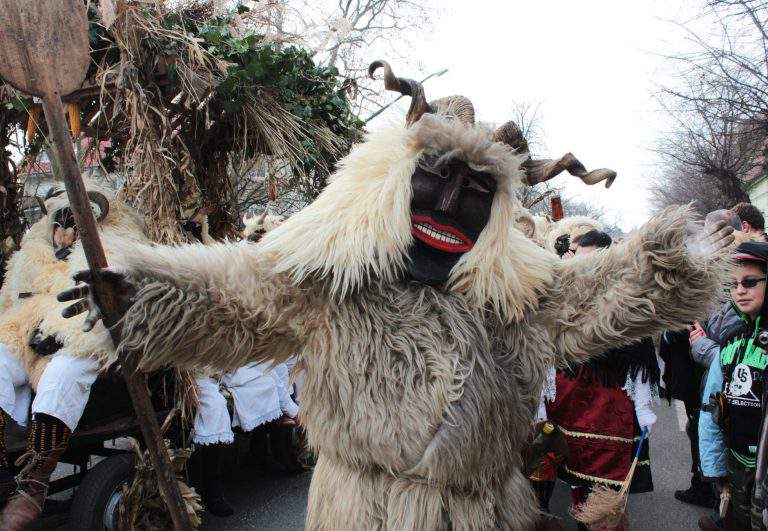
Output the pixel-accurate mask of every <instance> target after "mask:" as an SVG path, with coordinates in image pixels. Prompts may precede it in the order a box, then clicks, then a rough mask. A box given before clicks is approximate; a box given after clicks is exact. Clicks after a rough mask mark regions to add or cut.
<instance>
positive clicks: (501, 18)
mask: <svg viewBox="0 0 768 531" xmlns="http://www.w3.org/2000/svg"><path fill="white" fill-rule="evenodd" d="M697 4H698V2H696V1H693V0H689V1H686V2H683V0H667V1H659V0H649V1H634V0H632V1H630V0H621V1H615V0H614V1H608V0H606V1H597V0H580V1H578V2H575V1H573V0H570V1H567V0H547V1H540V2H530V1H525V2H519V1H503V0H474V1H467V0H448V1H446V2H444V6H445V7H444V8H442V9H443V13H442V16H440V17H439V19H438V20H436V21H435V23H434V27H433V28H432V29H431V30H430V32H429V33H428V34H427V35H424V36H423V37H417V38H415V39H414V41H413V47H412V49H413V50H414V57H413V60H414V62H418V63H419V64H421V65H422V67H423V68H424V72H425V73H431V72H435V71H437V70H440V69H442V68H446V67H447V68H449V72H448V73H447V74H445V75H444V76H442V77H440V78H433V79H431V80H429V81H428V82H427V83H426V85H425V86H426V92H427V97H428V98H430V99H432V98H436V97H441V96H446V95H448V94H452V93H453V94H456V93H458V94H464V95H466V96H468V97H469V98H470V99H471V100H472V102H473V103H474V105H475V108H476V111H477V114H478V119H479V120H481V121H486V122H497V123H501V122H504V121H506V120H508V119H510V118H511V117H512V116H511V108H512V106H513V104H514V102H521V101H522V102H533V103H540V104H541V105H540V114H541V118H542V126H543V130H544V142H545V144H546V145H545V148H544V152H543V153H541V155H547V156H552V157H555V156H560V155H562V154H564V153H566V152H568V151H571V152H573V153H574V154H575V155H576V156H577V157H578V158H579V159H580V160H581V161H582V162H583V163H584V164H585V165H586V166H587V168H588V169H593V168H596V167H608V168H612V169H614V170H616V171H617V172H618V174H619V176H618V178H617V180H616V182H615V183H614V185H613V186H612V187H611V188H610V189H608V190H606V189H605V188H604V187H603V186H602V185H597V186H593V187H587V186H585V185H583V184H582V183H581V181H579V180H577V179H576V178H574V177H570V176H568V175H561V176H559V177H557V178H556V181H555V182H556V183H557V184H565V185H566V194H567V195H568V196H569V197H572V198H575V199H579V200H583V201H588V202H594V203H596V204H599V205H602V206H603V207H605V209H606V211H607V214H608V216H609V217H610V218H615V220H616V222H617V223H618V225H619V226H621V227H622V229H624V230H625V231H626V230H630V229H632V228H634V227H636V226H637V225H639V224H641V223H643V222H644V221H645V220H646V219H648V217H649V215H650V206H649V204H648V194H647V191H646V187H647V184H648V181H649V179H650V178H651V177H652V176H653V175H654V172H657V171H661V169H660V168H659V167H658V166H657V157H656V155H655V154H654V153H653V151H652V149H653V147H654V144H655V140H656V138H657V137H658V135H659V134H660V132H661V131H663V130H664V129H665V128H668V125H667V124H668V122H667V119H666V118H665V116H664V115H663V113H661V112H660V111H659V105H658V103H657V102H656V100H655V99H654V97H653V94H654V93H655V92H656V91H657V90H658V86H659V85H661V84H668V83H671V82H672V79H673V78H672V75H673V72H672V70H671V67H670V65H669V63H668V62H667V61H665V60H664V59H663V58H662V57H661V56H662V55H664V54H667V55H668V54H672V53H675V52H679V51H681V50H682V49H683V48H684V47H686V41H685V38H686V33H685V30H684V29H682V28H681V27H679V26H677V25H675V24H673V23H671V22H669V21H670V20H683V19H684V18H685V17H689V16H693V14H694V13H695V12H696V11H697V8H696V6H697ZM393 67H394V68H395V72H396V73H397V74H398V75H400V76H405V77H417V76H418V74H417V73H416V72H405V71H402V68H400V69H397V67H396V63H394V64H393ZM406 108H407V103H403V104H402V105H399V106H398V108H397V110H395V111H388V112H387V113H386V114H388V115H389V116H387V118H396V117H397V115H398V112H399V113H400V114H402V113H403V112H404V111H405V109H406ZM393 109H394V107H393ZM385 119H386V118H385ZM566 183H567V184H566Z"/></svg>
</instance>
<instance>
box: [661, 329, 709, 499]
mask: <svg viewBox="0 0 768 531" xmlns="http://www.w3.org/2000/svg"><path fill="white" fill-rule="evenodd" d="M696 324H697V325H698V323H696ZM689 334H690V332H689V330H680V331H677V332H669V331H666V332H664V333H663V334H662V336H661V341H660V342H659V356H660V357H661V359H662V360H664V364H665V371H664V383H665V385H666V388H667V390H668V392H669V394H668V398H669V400H670V402H671V400H672V399H675V400H680V401H681V402H682V403H683V405H684V406H685V414H686V417H687V419H688V422H687V424H686V429H685V432H686V434H687V435H688V439H689V441H690V447H691V486H690V487H689V488H688V489H686V490H678V491H675V498H677V499H678V500H680V501H681V502H684V503H690V504H692V505H698V506H701V507H706V508H708V509H712V508H713V507H714V506H715V493H714V491H713V490H712V485H711V484H709V483H706V482H704V481H703V478H702V475H701V462H700V460H699V411H700V407H701V391H702V389H701V385H702V379H703V375H704V372H705V368H704V366H702V365H698V364H697V363H696V362H694V359H693V358H692V357H691V345H690V344H689ZM704 340H705V339H703V340H702V341H704ZM713 355H714V354H713ZM710 360H711V358H710Z"/></svg>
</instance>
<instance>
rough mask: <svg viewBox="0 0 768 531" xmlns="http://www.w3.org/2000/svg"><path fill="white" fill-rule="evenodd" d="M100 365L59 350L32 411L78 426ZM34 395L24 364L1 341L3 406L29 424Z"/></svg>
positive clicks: (0, 401) (0, 403)
mask: <svg viewBox="0 0 768 531" xmlns="http://www.w3.org/2000/svg"><path fill="white" fill-rule="evenodd" d="M99 369H100V365H99V363H98V362H97V361H96V360H93V359H90V358H79V357H73V356H69V355H67V353H66V351H60V352H59V353H58V354H55V355H54V356H53V357H52V358H51V361H50V363H48V365H47V366H46V368H45V370H44V371H43V374H42V375H41V376H40V381H39V382H38V384H37V393H36V394H35V399H34V400H33V401H32V414H33V415H34V414H36V413H44V414H46V415H50V416H52V417H56V418H57V419H59V420H60V421H62V422H63V423H64V424H66V425H67V427H68V428H69V429H70V430H74V429H75V428H76V427H77V424H78V423H79V422H80V417H82V416H83V411H84V410H85V405H86V404H87V403H88V397H89V396H90V394H91V386H92V385H93V382H94V381H96V377H97V376H98V374H99ZM31 396H32V389H31V387H30V385H29V380H28V378H27V373H26V370H25V369H24V366H23V365H22V363H21V361H20V360H19V359H18V358H17V357H16V356H15V355H14V354H13V353H12V352H11V350H10V349H9V348H8V347H7V346H6V345H3V344H2V343H0V408H2V409H3V411H5V412H6V413H7V414H8V415H9V416H10V417H11V418H12V419H13V420H15V421H16V422H18V423H19V424H21V425H22V426H26V424H27V419H28V418H29V409H30V398H31Z"/></svg>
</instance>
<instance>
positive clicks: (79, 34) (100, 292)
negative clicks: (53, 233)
mask: <svg viewBox="0 0 768 531" xmlns="http://www.w3.org/2000/svg"><path fill="white" fill-rule="evenodd" d="M0 12H2V13H3V15H2V16H1V17H0V77H2V78H3V79H4V80H5V81H6V82H7V83H9V84H11V85H13V86H14V87H16V88H17V89H19V90H20V91H22V92H26V93H28V94H32V95H34V96H38V97H40V98H41V99H42V101H43V110H44V112H45V119H46V122H47V123H48V132H49V134H50V136H51V137H52V139H53V143H54V151H55V154H56V159H57V162H58V165H59V167H60V168H61V173H62V176H63V178H64V184H65V186H66V189H67V195H68V196H69V201H70V205H71V210H72V214H73V215H74V217H75V222H76V223H77V228H78V231H79V233H80V239H81V241H82V245H83V250H84V251H85V256H86V259H87V260H88V267H89V269H90V270H91V273H92V276H93V279H94V281H95V286H94V289H95V296H96V300H97V301H98V303H99V308H100V309H101V312H102V314H103V318H104V324H105V326H107V327H108V328H109V330H110V334H111V335H112V340H113V342H114V344H115V345H118V344H119V342H120V331H119V329H118V323H119V321H120V317H121V312H120V308H119V307H118V304H117V298H116V297H115V294H114V293H113V291H112V289H111V288H110V286H109V284H107V283H105V282H103V281H102V280H101V277H100V275H98V274H97V273H98V271H100V270H101V269H104V268H105V267H107V259H106V256H105V255H104V249H103V248H102V246H101V240H100V239H99V234H98V232H97V228H96V220H95V219H94V217H93V212H92V211H91V206H90V203H89V201H88V197H87V195H86V191H85V186H84V185H83V180H82V177H81V176H80V170H79V168H78V166H77V160H76V158H75V152H74V149H73V148H72V139H71V138H70V136H69V130H68V129H67V121H66V117H65V115H64V105H63V103H62V101H61V98H62V96H66V95H67V94H69V93H71V92H74V91H75V90H77V89H78V88H80V86H81V85H82V83H83V79H85V75H86V72H87V70H88V63H89V61H90V58H89V49H88V15H87V12H86V6H85V3H84V2H83V0H0ZM121 365H122V371H123V376H124V378H125V381H126V384H127V386H128V391H129V392H130V394H131V400H132V401H133V406H134V410H135V411H136V417H137V419H138V422H139V425H140V427H141V431H142V434H143V435H144V442H145V443H146V445H147V449H148V450H149V456H150V459H151V461H152V464H153V466H154V468H155V471H156V473H157V481H158V486H159V488H160V492H161V494H162V495H163V498H164V500H165V503H166V505H167V506H168V510H169V512H170V514H171V518H172V520H173V524H174V528H175V529H177V530H191V529H192V526H191V524H190V521H189V515H188V514H187V510H186V506H185V504H184V501H183V499H182V497H181V493H180V492H179V488H178V485H177V483H176V478H175V476H174V473H173V469H172V468H171V462H170V459H169V457H168V452H167V450H166V448H165V445H164V443H163V440H162V438H161V436H160V427H159V426H158V424H157V417H156V414H155V411H154V409H153V408H152V403H151V402H150V400H149V393H148V391H147V387H146V384H145V382H144V378H143V376H142V375H141V374H140V373H138V372H137V371H136V363H135V361H134V360H133V359H132V358H131V357H130V356H128V357H126V358H125V359H123V360H121Z"/></svg>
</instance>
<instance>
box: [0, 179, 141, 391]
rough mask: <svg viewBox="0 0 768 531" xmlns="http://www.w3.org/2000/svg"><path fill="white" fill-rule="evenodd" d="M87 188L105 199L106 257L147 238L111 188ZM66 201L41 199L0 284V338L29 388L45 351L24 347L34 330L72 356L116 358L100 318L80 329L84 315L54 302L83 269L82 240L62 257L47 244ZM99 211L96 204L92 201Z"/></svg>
mask: <svg viewBox="0 0 768 531" xmlns="http://www.w3.org/2000/svg"><path fill="white" fill-rule="evenodd" d="M86 189H87V190H88V191H94V192H98V193H100V194H101V195H102V196H103V197H105V198H106V199H107V200H108V201H109V212H108V213H107V215H106V217H105V218H104V219H103V220H102V221H101V222H99V223H98V227H99V236H100V237H101V239H102V243H103V246H104V251H105V252H106V254H107V259H108V260H109V258H110V257H111V256H112V255H113V252H114V251H115V244H118V245H119V244H120V243H121V242H148V240H147V238H146V237H145V236H144V229H143V223H142V221H141V217H140V216H139V215H138V213H137V212H136V211H135V210H133V209H132V208H130V207H128V206H127V205H125V204H124V203H122V202H120V201H119V200H117V199H115V195H114V192H112V191H111V190H107V189H105V188H102V187H99V186H97V185H95V184H92V183H86ZM67 205H68V201H67V197H66V194H62V195H59V196H57V197H53V198H51V199H49V200H47V201H46V208H47V210H48V214H46V215H45V216H44V217H43V218H42V219H41V220H40V221H38V222H37V223H35V224H34V225H33V226H32V227H31V228H30V229H29V231H28V232H27V233H26V234H25V235H24V238H23V240H22V242H21V248H20V249H19V250H18V251H16V253H14V254H13V256H12V257H11V259H10V260H9V262H8V268H7V271H6V275H5V281H4V283H3V287H2V289H1V290H0V343H4V344H5V345H7V346H8V347H9V348H10V349H11V350H12V351H13V352H14V353H15V354H16V355H17V356H18V357H19V358H20V359H21V360H22V362H23V363H24V366H25V367H26V369H27V372H28V374H29V380H30V383H31V384H32V387H33V388H36V387H37V382H38V380H39V378H40V375H41V374H42V372H43V369H44V368H45V366H46V364H47V363H48V361H49V359H50V358H49V357H47V356H40V355H38V354H37V353H35V352H34V351H33V350H32V349H31V348H30V347H29V341H30V339H31V337H32V334H33V333H34V331H35V330H37V329H39V330H40V332H41V333H42V335H44V336H55V337H56V339H57V340H58V341H59V342H60V343H61V344H63V345H64V347H65V348H66V350H67V352H68V354H70V355H72V356H87V357H93V358H96V359H98V360H99V361H101V362H102V363H103V364H105V365H108V364H110V363H111V362H113V361H114V359H115V353H114V347H113V346H112V341H111V339H110V337H109V333H108V332H107V330H106V329H105V328H104V326H103V324H101V323H99V324H98V325H97V327H96V328H95V329H94V330H93V332H91V333H84V332H82V330H81V326H82V324H83V320H84V316H78V317H75V318H72V319H65V318H63V317H62V316H61V310H62V309H64V308H65V307H66V306H68V303H62V302H58V301H57V300H56V295H57V294H58V293H60V292H61V291H63V290H65V289H67V288H70V287H72V286H73V285H74V282H73V280H72V275H73V274H75V273H76V272H77V271H81V270H83V269H87V268H88V266H87V263H86V260H85V255H84V253H83V249H82V245H81V243H80V241H79V240H78V241H77V242H75V244H74V245H73V246H72V253H71V254H70V255H69V257H68V258H67V259H66V260H58V259H57V258H56V256H55V255H54V251H53V247H52V244H51V237H52V231H53V223H54V215H55V212H56V211H57V210H58V209H60V208H62V207H65V206H67ZM92 207H93V208H94V210H95V211H96V212H95V213H96V214H98V213H99V212H98V209H99V207H98V206H97V205H96V204H93V203H92Z"/></svg>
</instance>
